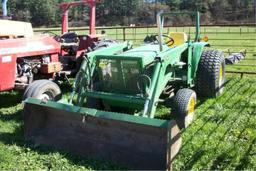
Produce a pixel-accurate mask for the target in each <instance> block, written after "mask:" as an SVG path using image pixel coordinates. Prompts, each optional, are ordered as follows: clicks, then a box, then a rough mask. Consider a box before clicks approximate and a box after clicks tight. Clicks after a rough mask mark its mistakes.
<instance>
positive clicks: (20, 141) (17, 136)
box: [0, 116, 124, 170]
mask: <svg viewBox="0 0 256 171" xmlns="http://www.w3.org/2000/svg"><path fill="white" fill-rule="evenodd" d="M16 117H17V116H16ZM16 119H17V120H18V119H19V117H17V118H16ZM7 120H9V119H7ZM0 142H2V143H4V144H5V145H13V144H15V145H17V146H20V147H21V148H29V149H30V150H31V151H36V152H37V153H38V154H39V155H48V154H53V153H59V154H60V155H61V156H63V157H64V158H66V159H67V160H68V161H69V162H70V163H71V164H72V165H77V166H84V167H88V168H90V169H92V170H109V169H111V170H121V169H124V168H123V167H121V166H118V165H116V164H113V163H109V162H106V161H101V160H95V159H92V158H86V157H83V156H79V155H72V154H71V153H68V152H66V151H64V150H56V149H54V148H51V147H48V146H43V145H42V146H41V145H40V146H38V145H35V144H34V143H32V142H29V141H26V140H25V138H24V126H23V125H22V126H20V127H18V128H16V129H15V131H14V132H13V133H1V132H0ZM44 166H45V167H46V168H47V169H48V170H50V169H52V164H51V162H50V161H49V163H47V164H46V165H45V164H44Z"/></svg>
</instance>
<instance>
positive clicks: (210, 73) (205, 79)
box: [195, 50, 225, 97]
mask: <svg viewBox="0 0 256 171" xmlns="http://www.w3.org/2000/svg"><path fill="white" fill-rule="evenodd" d="M224 83H225V59H224V55H223V52H220V51H217V50H208V51H204V52H203V54H202V56H201V59H200V61H199V64H198V69H197V74H196V79H195V88H196V92H197V94H198V95H199V96H204V97H217V96H219V95H221V94H222V93H223V90H224Z"/></svg>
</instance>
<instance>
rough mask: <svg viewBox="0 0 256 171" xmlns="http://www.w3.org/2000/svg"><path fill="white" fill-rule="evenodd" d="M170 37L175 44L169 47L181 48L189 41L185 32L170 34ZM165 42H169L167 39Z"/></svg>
mask: <svg viewBox="0 0 256 171" xmlns="http://www.w3.org/2000/svg"><path fill="white" fill-rule="evenodd" d="M169 36H170V37H172V38H173V40H174V44H172V43H171V42H170V43H168V46H169V47H174V46H179V45H181V44H184V43H186V42H187V41H188V35H187V34H186V33H184V32H170V33H169ZM165 41H166V42H167V41H168V38H166V40H165Z"/></svg>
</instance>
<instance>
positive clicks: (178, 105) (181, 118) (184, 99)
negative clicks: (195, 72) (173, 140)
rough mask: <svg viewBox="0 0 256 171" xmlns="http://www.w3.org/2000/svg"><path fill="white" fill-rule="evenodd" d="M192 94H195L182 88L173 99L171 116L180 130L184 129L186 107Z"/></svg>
mask: <svg viewBox="0 0 256 171" xmlns="http://www.w3.org/2000/svg"><path fill="white" fill-rule="evenodd" d="M193 94H195V92H194V91H193V90H191V89H188V88H184V89H180V90H178V92H177V93H176V95H175V97H174V104H173V108H172V115H173V116H174V118H175V119H176V122H177V124H178V126H179V127H180V128H185V117H186V115H187V107H188V103H189V100H190V98H191V96H192V95H193ZM195 98H196V95H195Z"/></svg>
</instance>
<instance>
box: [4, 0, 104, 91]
mask: <svg viewBox="0 0 256 171" xmlns="http://www.w3.org/2000/svg"><path fill="white" fill-rule="evenodd" d="M97 2H100V0H83V1H76V2H71V3H62V4H61V5H60V6H61V8H62V10H63V15H62V34H61V35H60V36H58V35H56V36H50V35H48V34H42V35H36V36H32V37H24V38H17V37H16V38H8V39H6V38H2V39H1V37H0V91H4V90H10V89H13V88H19V89H20V88H22V89H24V88H25V87H27V86H28V85H29V84H30V83H32V82H33V81H34V80H38V79H42V78H47V79H49V78H51V79H56V78H57V77H58V76H60V75H65V74H72V73H75V72H76V71H77V67H78V66H77V65H79V62H78V58H79V57H82V56H83V55H84V54H86V52H88V49H89V50H91V49H92V48H89V47H95V44H97V43H99V42H100V40H99V36H98V35H96V30H95V11H96V9H95V8H96V3H97ZM78 5H89V7H90V25H89V27H90V33H89V35H82V36H81V35H80V36H78V35H77V34H75V33H71V32H69V31H68V12H69V8H70V7H72V6H78ZM1 27H2V26H1Z"/></svg>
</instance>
